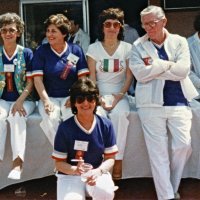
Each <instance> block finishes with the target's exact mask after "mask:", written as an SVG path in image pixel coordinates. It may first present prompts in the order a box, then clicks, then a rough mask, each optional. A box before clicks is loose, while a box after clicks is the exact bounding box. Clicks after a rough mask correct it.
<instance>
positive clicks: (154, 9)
mask: <svg viewBox="0 0 200 200" xmlns="http://www.w3.org/2000/svg"><path fill="white" fill-rule="evenodd" d="M150 13H152V14H154V15H156V16H157V18H158V19H163V18H165V13H164V11H163V9H162V8H161V7H159V6H153V5H150V6H148V7H146V8H145V9H143V10H142V11H141V12H140V16H141V17H143V16H145V15H148V14H150Z"/></svg>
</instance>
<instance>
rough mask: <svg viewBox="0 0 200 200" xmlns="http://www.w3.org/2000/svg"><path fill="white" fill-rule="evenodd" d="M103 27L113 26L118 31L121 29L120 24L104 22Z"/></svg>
mask: <svg viewBox="0 0 200 200" xmlns="http://www.w3.org/2000/svg"><path fill="white" fill-rule="evenodd" d="M103 25H104V27H105V28H111V27H112V26H113V27H114V28H117V29H119V28H120V27H121V23H120V22H113V23H112V22H104V23H103Z"/></svg>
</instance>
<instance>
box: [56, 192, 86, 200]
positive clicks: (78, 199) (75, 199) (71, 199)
mask: <svg viewBox="0 0 200 200" xmlns="http://www.w3.org/2000/svg"><path fill="white" fill-rule="evenodd" d="M58 200H84V197H83V196H82V195H80V194H77V193H69V194H67V195H65V196H64V197H63V198H59V197H58Z"/></svg>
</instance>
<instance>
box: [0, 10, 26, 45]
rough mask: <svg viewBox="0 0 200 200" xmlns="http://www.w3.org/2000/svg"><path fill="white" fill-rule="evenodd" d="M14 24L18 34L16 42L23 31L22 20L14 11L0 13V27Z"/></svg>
mask: <svg viewBox="0 0 200 200" xmlns="http://www.w3.org/2000/svg"><path fill="white" fill-rule="evenodd" d="M10 24H16V28H17V31H18V33H19V35H20V36H18V37H17V40H16V41H17V43H18V42H19V41H20V39H21V35H22V34H23V33H24V21H23V20H22V19H21V18H20V17H19V15H17V14H16V13H9V12H8V13H5V14H2V15H0V29H1V28H2V27H3V26H6V25H10Z"/></svg>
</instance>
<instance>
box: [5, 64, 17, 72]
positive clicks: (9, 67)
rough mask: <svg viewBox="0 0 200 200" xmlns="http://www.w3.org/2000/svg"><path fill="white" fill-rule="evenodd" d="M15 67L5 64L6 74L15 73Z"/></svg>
mask: <svg viewBox="0 0 200 200" xmlns="http://www.w3.org/2000/svg"><path fill="white" fill-rule="evenodd" d="M14 69H15V66H14V65H13V64H4V72H14Z"/></svg>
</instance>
